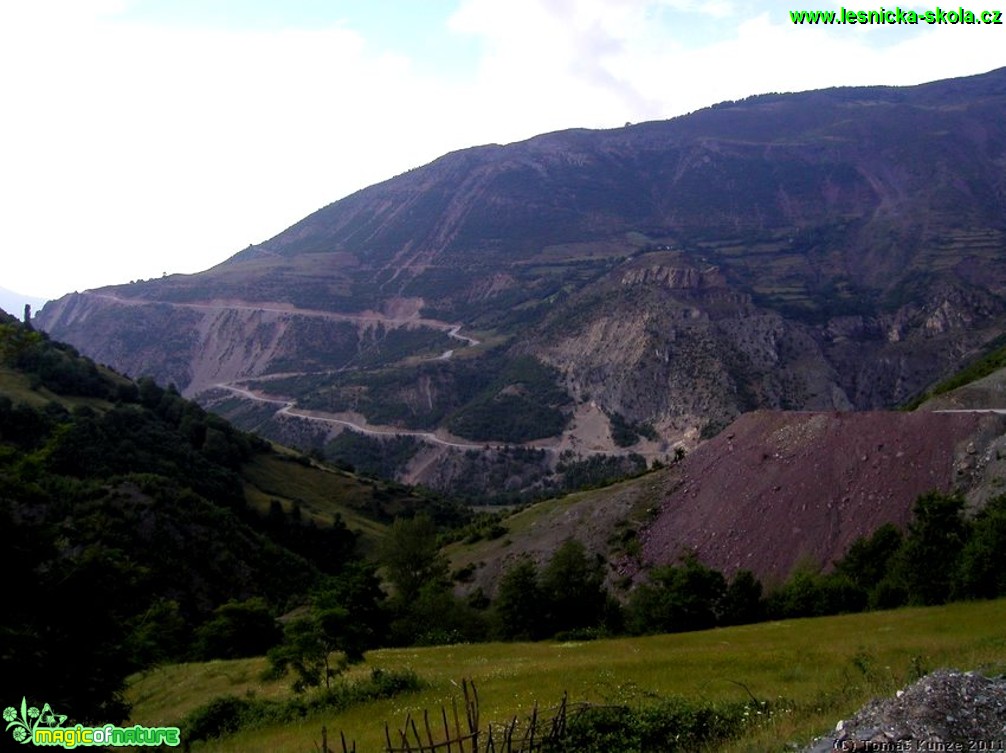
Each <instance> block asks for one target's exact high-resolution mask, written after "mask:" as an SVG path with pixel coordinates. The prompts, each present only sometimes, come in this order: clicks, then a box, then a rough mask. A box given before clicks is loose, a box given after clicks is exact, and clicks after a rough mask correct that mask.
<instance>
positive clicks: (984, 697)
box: [806, 670, 1006, 753]
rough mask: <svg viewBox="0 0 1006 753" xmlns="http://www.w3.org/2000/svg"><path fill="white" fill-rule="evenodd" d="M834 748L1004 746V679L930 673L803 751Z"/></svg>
mask: <svg viewBox="0 0 1006 753" xmlns="http://www.w3.org/2000/svg"><path fill="white" fill-rule="evenodd" d="M832 750H840V751H856V753H859V752H860V751H862V752H863V753H867V752H869V751H878V752H879V751H905V752H906V753H907V752H908V751H920V752H921V751H1006V678H1002V677H1000V678H989V677H984V676H982V675H980V674H976V673H974V672H959V671H956V670H939V671H937V672H933V673H932V674H930V675H927V676H925V677H923V678H922V679H921V680H919V681H918V682H916V683H914V684H913V685H909V686H908V687H907V688H905V689H904V690H899V691H898V693H897V694H896V695H895V696H894V697H893V698H887V699H882V700H875V701H871V702H870V703H868V704H867V705H866V706H864V707H863V708H862V709H861V710H860V711H859V713H857V714H856V715H855V716H854V717H852V718H851V719H848V720H844V721H841V722H839V723H838V725H837V726H836V728H835V731H834V732H833V733H832V734H830V735H827V736H825V737H824V738H822V739H820V740H819V741H818V742H817V743H816V744H815V745H813V746H812V747H810V748H808V749H807V751H806V753H825V751H832Z"/></svg>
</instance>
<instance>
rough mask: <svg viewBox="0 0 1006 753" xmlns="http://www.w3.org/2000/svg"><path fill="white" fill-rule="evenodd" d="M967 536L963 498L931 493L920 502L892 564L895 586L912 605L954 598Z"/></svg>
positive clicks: (917, 503) (922, 497)
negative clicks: (902, 590) (956, 579)
mask: <svg viewBox="0 0 1006 753" xmlns="http://www.w3.org/2000/svg"><path fill="white" fill-rule="evenodd" d="M967 534H968V531H967V524H966V523H965V521H964V499H963V497H960V496H957V495H947V494H941V493H939V492H929V493H928V494H923V495H922V496H920V497H919V498H918V500H916V502H915V508H914V510H913V518H912V521H911V523H909V525H908V536H907V537H906V539H905V542H904V544H903V546H902V547H901V549H900V550H899V551H898V556H897V558H896V559H895V560H894V562H893V563H892V577H893V580H894V583H896V584H898V585H899V586H900V587H901V588H903V589H904V592H905V593H906V595H907V597H908V601H909V603H912V604H927V605H928V604H942V603H944V602H945V601H947V599H949V598H950V596H951V593H952V591H953V587H954V579H955V577H956V574H957V567H958V563H959V562H960V558H961V552H962V550H963V549H964V543H965V541H966V540H967Z"/></svg>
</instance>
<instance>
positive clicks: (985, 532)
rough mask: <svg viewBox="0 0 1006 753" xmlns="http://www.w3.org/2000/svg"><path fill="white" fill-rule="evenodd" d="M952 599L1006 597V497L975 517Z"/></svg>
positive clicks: (989, 504)
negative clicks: (955, 597) (954, 597)
mask: <svg viewBox="0 0 1006 753" xmlns="http://www.w3.org/2000/svg"><path fill="white" fill-rule="evenodd" d="M953 595H954V596H957V597H963V598H970V599H994V598H996V597H998V596H1003V595H1006V496H1003V497H997V498H996V499H993V500H992V501H990V502H989V503H988V504H987V505H986V506H985V508H984V509H983V510H982V511H981V512H980V513H979V514H978V515H977V516H976V517H975V520H974V522H973V524H972V526H971V531H970V536H969V537H968V541H967V543H966V544H965V545H964V548H963V550H962V551H961V557H960V565H959V567H958V572H957V578H956V582H955V584H954V593H953Z"/></svg>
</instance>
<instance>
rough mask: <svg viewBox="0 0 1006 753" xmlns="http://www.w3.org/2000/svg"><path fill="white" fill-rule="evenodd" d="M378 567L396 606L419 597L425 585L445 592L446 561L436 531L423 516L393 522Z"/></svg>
mask: <svg viewBox="0 0 1006 753" xmlns="http://www.w3.org/2000/svg"><path fill="white" fill-rule="evenodd" d="M380 559H381V564H382V565H383V566H384V569H385V572H386V574H387V577H388V580H389V581H390V582H391V585H392V586H393V587H394V590H395V599H396V601H397V602H399V603H406V604H407V603H408V602H410V601H412V600H414V599H415V598H416V597H418V596H419V591H420V589H422V588H423V586H424V585H426V584H428V583H434V584H438V585H441V586H442V587H443V588H447V587H448V586H449V584H450V579H449V578H448V562H447V558H446V557H444V556H443V555H442V554H441V553H440V547H439V545H438V542H437V528H436V525H434V523H433V519H432V518H430V516H429V515H426V514H425V513H421V514H419V515H417V516H416V517H414V518H396V519H395V521H394V522H393V523H392V524H391V528H390V530H389V531H388V534H387V536H385V538H384V542H383V544H382V545H381V549H380Z"/></svg>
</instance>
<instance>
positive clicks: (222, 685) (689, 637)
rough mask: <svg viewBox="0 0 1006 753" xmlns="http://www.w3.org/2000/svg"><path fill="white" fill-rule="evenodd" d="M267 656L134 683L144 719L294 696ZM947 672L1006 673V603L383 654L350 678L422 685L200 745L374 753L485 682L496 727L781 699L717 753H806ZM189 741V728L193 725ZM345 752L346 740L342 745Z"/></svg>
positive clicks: (248, 750) (181, 669)
mask: <svg viewBox="0 0 1006 753" xmlns="http://www.w3.org/2000/svg"><path fill="white" fill-rule="evenodd" d="M265 667H266V661H265V659H247V660H238V661H213V662H207V663H201V664H185V665H172V666H166V667H162V668H160V669H157V670H152V671H150V672H147V673H144V674H142V675H138V676H136V677H134V678H132V680H131V683H130V689H129V699H130V701H132V703H133V704H134V707H133V717H132V722H131V723H138V724H145V725H166V724H179V723H180V721H181V720H182V719H183V717H184V715H185V714H186V713H188V712H190V711H191V710H193V709H194V708H196V707H197V706H199V705H201V704H204V703H206V702H208V701H209V700H211V699H212V698H214V697H218V696H224V695H236V696H239V697H255V698H272V699H276V698H284V697H288V696H289V695H291V694H292V691H290V690H289V689H288V684H289V679H286V680H280V681H272V682H263V681H262V680H261V679H260V674H261V672H262V670H263V669H264V668H265ZM940 667H953V668H958V669H977V670H983V671H986V672H990V673H998V672H1002V671H1004V670H1006V600H998V601H988V602H970V603H962V604H952V605H948V606H942V607H930V608H912V609H901V610H896V611H890V612H873V613H866V614H857V615H843V616H838V617H826V618H815V619H804V620H791V621H786V622H768V623H761V624H757V625H746V626H741V627H732V628H720V629H716V630H710V631H704V632H695V633H678V634H672V635H660V636H650V637H644V638H619V639H612V640H597V641H589V642H567V643H557V642H541V643H485V644H465V645H455V646H439V647H434V648H405V649H382V650H377V651H372V652H370V653H368V654H367V656H366V661H365V663H364V664H362V665H357V666H355V667H353V668H352V669H351V670H350V671H349V672H348V673H347V674H346V676H345V680H346V681H347V682H353V681H354V680H356V679H359V678H364V677H367V676H369V674H370V671H371V670H372V669H374V668H380V669H386V670H393V669H398V670H400V669H411V670H412V671H414V672H415V673H416V674H418V676H419V678H420V679H421V680H422V681H423V682H424V684H425V687H424V689H423V690H421V691H415V692H411V693H405V694H401V695H398V696H396V697H394V698H390V699H384V700H380V701H372V702H368V703H364V704H360V705H357V706H354V707H351V708H349V709H346V710H344V711H342V712H340V713H331V712H317V713H315V714H314V715H311V716H308V717H306V718H304V719H303V720H302V721H298V722H297V723H294V724H284V725H280V726H262V727H256V728H251V729H243V730H240V731H239V732H237V733H235V734H233V735H230V736H227V737H224V738H221V739H218V740H214V741H209V742H197V743H194V744H193V746H192V750H194V751H207V752H214V753H217V752H219V753H225V752H229V753H259V752H261V753H274V752H276V751H284V752H285V751H289V752H290V753H294V752H299V751H303V753H308V751H314V750H316V749H317V747H318V746H319V744H320V742H321V728H322V726H325V727H327V728H328V730H329V741H330V744H331V743H332V741H333V740H334V741H338V734H339V731H343V732H344V733H345V734H346V738H347V739H355V740H356V742H357V750H358V751H360V753H380V751H382V750H383V747H382V745H383V740H384V723H385V722H386V721H387V722H389V723H391V725H392V728H393V729H394V725H401V724H402V723H403V722H404V720H405V718H406V715H407V714H412V715H413V717H415V716H416V715H417V714H419V715H420V716H421V714H422V711H423V710H424V709H426V710H429V711H431V712H437V713H438V714H439V708H440V706H441V705H444V704H448V705H449V704H450V701H451V698H452V697H456V698H458V699H459V700H460V696H461V691H460V687H459V685H460V681H461V679H462V678H470V679H472V680H474V682H475V684H476V686H477V688H478V692H479V698H480V709H481V717H482V720H483V726H484V723H485V722H489V721H506V720H508V719H510V718H511V717H513V716H514V715H518V716H523V715H528V714H530V712H531V710H532V708H533V707H534V705H535V704H536V703H537V704H539V705H540V706H541V707H549V706H552V705H554V704H556V703H558V702H559V700H560V699H561V697H562V695H563V693H564V692H568V694H569V698H570V701H571V702H574V703H575V702H589V703H597V704H617V705H624V706H642V705H645V704H647V703H650V702H653V701H654V700H655V699H656V698H657V697H670V696H676V697H682V698H686V699H691V700H696V701H704V702H719V701H723V702H729V701H745V700H748V699H750V698H751V697H752V696H753V697H754V698H756V699H757V700H759V701H767V702H769V709H770V713H767V714H766V715H765V716H764V717H763V718H762V719H760V720H757V721H756V722H755V723H753V724H752V725H751V726H750V728H749V730H748V733H747V734H745V736H744V737H742V738H739V739H736V740H734V741H732V742H731V743H730V744H729V745H727V746H724V745H722V744H721V745H720V746H718V747H717V748H716V749H717V750H722V751H729V752H732V753H741V752H744V753H755V752H756V751H765V752H768V751H782V750H793V745H794V744H796V745H803V744H805V743H807V742H809V741H810V740H811V739H812V738H813V737H814V736H815V735H818V734H823V733H825V732H826V731H828V730H830V729H831V728H833V726H834V724H835V723H836V722H837V721H838V720H839V719H840V718H844V717H848V716H850V715H851V714H853V713H854V712H855V711H856V710H857V709H858V708H859V707H860V706H862V705H863V704H864V703H865V702H866V701H868V700H869V699H870V698H873V697H877V696H886V695H890V694H892V693H893V692H894V691H895V690H897V689H898V688H899V687H902V686H903V685H905V684H907V683H909V682H911V681H912V680H914V679H915V678H917V677H918V676H919V675H920V674H921V673H923V672H926V671H931V670H933V669H937V668H940ZM181 733H182V739H183V741H184V739H185V729H184V726H183V727H182V730H181ZM336 744H337V742H336Z"/></svg>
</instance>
